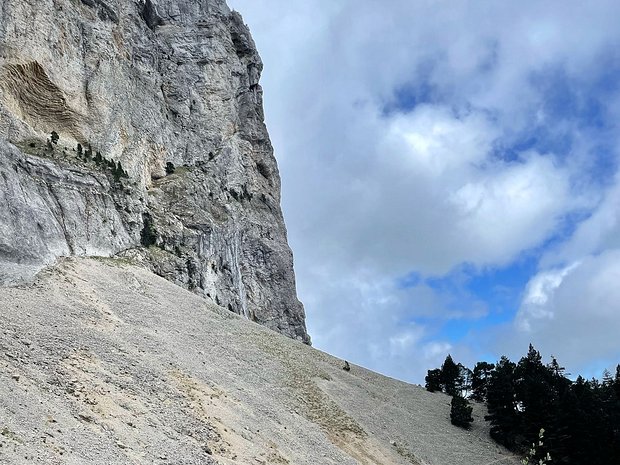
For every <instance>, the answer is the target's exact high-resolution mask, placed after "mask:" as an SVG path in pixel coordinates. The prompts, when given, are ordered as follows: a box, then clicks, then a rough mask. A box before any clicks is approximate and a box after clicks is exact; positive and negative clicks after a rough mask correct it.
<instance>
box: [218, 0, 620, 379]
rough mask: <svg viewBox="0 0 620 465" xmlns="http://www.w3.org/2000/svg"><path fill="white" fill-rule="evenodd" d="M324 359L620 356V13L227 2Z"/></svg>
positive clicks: (411, 371) (329, 0) (541, 7)
mask: <svg viewBox="0 0 620 465" xmlns="http://www.w3.org/2000/svg"><path fill="white" fill-rule="evenodd" d="M229 4H230V5H231V7H233V8H235V9H237V10H238V11H240V12H241V13H242V15H243V16H244V19H245V21H246V23H248V25H249V26H250V29H251V31H252V33H253V36H254V39H255V41H256V43H257V46H258V49H259V51H260V53H261V56H262V57H263V60H264V62H265V70H264V73H263V78H262V81H261V82H262V85H263V88H264V91H265V112H266V120H267V125H268V128H269V131H270V134H271V137H272V141H273V144H274V147H275V150H276V157H277V158H278V162H279V165H280V171H281V176H282V185H283V191H282V202H283V208H284V213H285V218H286V222H287V226H288V230H289V240H290V243H291V246H292V248H293V252H294V255H295V270H296V275H297V283H298V293H299V296H300V298H301V300H302V301H303V302H304V304H305V306H306V312H307V316H308V327H309V330H310V332H311V335H312V337H313V341H314V345H315V346H316V347H317V348H320V349H323V350H326V351H328V352H330V353H333V354H335V355H337V356H340V357H343V358H347V359H349V360H350V361H352V362H354V363H358V364H361V365H364V366H367V367H369V368H372V369H374V370H377V371H380V372H382V373H385V374H388V375H390V376H394V377H397V378H400V379H404V380H408V381H412V382H423V377H424V374H425V372H426V370H427V369H429V368H432V367H435V366H438V365H439V364H440V363H441V361H442V360H443V358H445V356H446V354H447V353H452V355H453V356H454V357H455V358H456V359H458V360H460V361H463V362H464V363H467V364H473V363H474V362H475V361H477V360H480V359H487V360H491V361H493V360H495V359H497V358H499V356H500V355H502V354H506V355H508V356H510V357H511V358H518V357H519V356H521V355H522V354H524V353H525V351H526V350H527V346H528V344H529V343H530V342H532V343H534V344H535V345H536V346H537V347H538V348H539V349H540V350H541V351H542V352H543V354H544V355H545V356H547V357H548V356H550V355H552V354H553V355H554V356H556V357H557V358H558V359H559V361H560V362H561V363H563V364H564V365H565V366H566V367H567V368H568V371H570V372H572V373H583V374H585V375H587V376H593V375H599V374H600V373H599V372H600V370H601V369H602V368H603V367H605V366H611V365H612V364H614V363H618V362H620V342H619V339H620V338H618V334H620V289H619V288H620V286H618V285H617V283H618V282H620V174H619V172H618V161H619V160H620V139H619V135H620V132H619V131H618V129H619V128H618V122H619V121H620V29H619V28H618V27H617V18H619V17H620V4H619V3H618V2H617V1H603V0H597V1H593V2H587V3H584V2H578V1H571V0H565V1H561V2H560V1H547V2H539V1H529V0H524V1H522V2H485V1H473V0H458V1H455V2H452V1H451V2H441V1H434V2H427V1H422V0H389V1H385V2H373V1H361V2H360V1H359V0H356V1H353V0H308V1H305V2H288V1H285V0H261V1H257V0H252V1H250V0H230V1H229Z"/></svg>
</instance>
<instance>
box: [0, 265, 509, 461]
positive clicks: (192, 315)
mask: <svg viewBox="0 0 620 465" xmlns="http://www.w3.org/2000/svg"><path fill="white" fill-rule="evenodd" d="M0 290H1V291H2V292H0V463H2V464H3V465H5V464H6V465H21V464H28V465H43V464H45V465H49V464H72V465H73V464H75V465H84V464H89V465H124V464H138V465H141V464H145V465H147V464H149V465H150V464H178V465H189V464H204V465H208V464H215V463H219V464H223V465H232V464H244V465H246V464H247V465H259V464H276V465H283V464H296V465H317V464H320V465H354V464H366V465H411V464H417V465H492V464H493V465H518V463H519V460H518V458H517V457H514V456H512V455H511V454H510V453H508V452H507V451H506V450H505V449H502V448H501V447H498V446H497V445H495V444H494V443H493V442H492V441H491V439H490V438H489V431H488V426H487V425H486V423H485V422H484V420H483V418H482V417H483V413H484V412H483V410H482V408H481V406H480V405H475V409H474V416H475V421H474V424H473V426H472V429H471V430H470V431H465V430H463V429H461V428H457V427H455V426H453V425H451V424H450V419H449V415H450V398H449V397H448V396H446V395H445V394H442V393H429V392H427V391H426V390H425V389H424V388H422V387H419V386H413V385H409V384H406V383H403V382H400V381H396V380H394V379H390V378H386V377H384V376H381V375H378V374H376V373H373V372H370V371H368V370H365V369H363V368H361V367H359V366H355V365H353V364H351V366H350V368H351V369H350V371H344V370H343V369H342V367H343V363H344V362H343V361H342V360H339V359H336V358H334V357H331V356H329V355H327V354H325V353H323V352H320V351H318V350H315V349H313V348H312V347H308V346H307V345H305V344H302V343H301V342H299V341H295V340H292V339H290V338H287V337H284V336H282V335H280V334H277V333H275V332H273V331H269V330H267V329H266V328H264V327H262V326H260V325H257V324H254V323H252V322H250V321H247V320H246V319H243V318H241V317H239V316H237V315H235V314H233V313H231V312H229V311H227V310H225V309H222V308H221V307H218V306H216V305H213V304H210V303H208V301H206V300H204V299H202V298H200V297H198V296H196V295H195V294H192V293H191V292H188V291H186V290H184V289H182V288H180V287H178V286H175V285H174V284H172V283H170V282H169V281H166V280H164V279H162V278H161V277H158V276H155V275H154V274H152V273H151V272H149V271H147V270H145V269H143V268H137V267H135V266H131V265H128V264H127V263H124V262H122V261H119V260H118V259H117V260H111V259H105V260H103V259H99V260H93V259H66V260H63V261H62V263H60V264H59V266H57V267H55V268H53V269H49V270H45V271H44V272H42V273H41V274H40V275H39V276H38V278H37V279H36V281H35V282H34V283H33V284H30V285H22V286H19V287H12V288H0Z"/></svg>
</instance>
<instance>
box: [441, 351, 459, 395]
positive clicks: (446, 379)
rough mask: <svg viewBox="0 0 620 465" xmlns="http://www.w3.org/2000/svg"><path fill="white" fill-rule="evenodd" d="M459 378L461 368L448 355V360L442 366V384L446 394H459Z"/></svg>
mask: <svg viewBox="0 0 620 465" xmlns="http://www.w3.org/2000/svg"><path fill="white" fill-rule="evenodd" d="M458 377H459V367H458V365H457V364H456V363H454V360H452V356H451V355H450V354H448V356H447V357H446V360H445V361H444V362H443V365H441V384H442V387H443V391H444V392H445V393H446V394H449V395H451V396H455V395H456V394H457V380H458Z"/></svg>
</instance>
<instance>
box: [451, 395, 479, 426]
mask: <svg viewBox="0 0 620 465" xmlns="http://www.w3.org/2000/svg"><path fill="white" fill-rule="evenodd" d="M472 411H473V409H472V406H471V405H469V402H467V399H465V398H464V397H461V396H453V397H452V402H451V403H450V422H451V423H452V424H453V425H455V426H459V427H461V428H465V429H468V428H469V427H470V425H471V423H472V422H473V421H474V418H473V417H472V415H471V414H472Z"/></svg>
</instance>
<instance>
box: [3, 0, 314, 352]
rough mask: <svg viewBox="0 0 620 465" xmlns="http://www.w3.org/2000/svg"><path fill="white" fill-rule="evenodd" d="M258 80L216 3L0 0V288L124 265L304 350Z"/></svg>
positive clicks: (243, 33)
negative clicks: (106, 260)
mask: <svg viewBox="0 0 620 465" xmlns="http://www.w3.org/2000/svg"><path fill="white" fill-rule="evenodd" d="M261 70H262V63H261V60H260V57H259V56H258V53H257V51H256V48H255V45H254V42H253V41H252V38H251V36H250V33H249V31H248V29H247V27H246V26H245V25H244V24H243V21H242V19H241V17H240V16H239V15H238V14H237V13H235V12H231V11H230V10H229V8H228V7H227V6H226V4H225V2H224V1H222V0H176V1H173V0H158V1H150V0H147V1H141V0H105V1H103V0H4V1H2V2H0V202H2V205H3V210H4V211H3V213H2V214H1V215H0V280H1V281H3V282H10V281H16V280H19V279H23V278H24V277H28V276H30V275H31V274H32V273H33V272H35V271H36V270H37V269H39V268H40V267H41V266H43V265H45V264H47V263H50V262H52V261H53V260H55V259H56V258H57V257H59V256H63V255H115V254H121V255H126V256H131V257H133V258H135V259H141V260H144V261H145V262H147V263H148V264H149V265H150V266H151V267H152V269H153V270H154V271H155V272H157V273H158V274H160V275H162V276H164V277H166V278H167V279H169V280H170V281H173V282H175V283H177V284H179V285H182V286H184V287H187V288H189V289H192V290H193V291H194V292H196V293H198V294H200V295H202V296H204V297H205V298H207V299H211V300H213V301H215V302H216V303H218V304H219V305H222V306H224V307H226V308H228V309H229V310H231V311H233V312H236V313H239V314H242V315H245V316H246V317H247V318H249V319H252V320H254V321H256V322H258V323H260V324H263V325H266V326H268V327H270V328H272V329H274V330H277V331H280V332H282V333H284V334H286V335H288V336H291V337H293V338H298V339H301V340H303V341H304V342H307V343H309V338H308V335H307V333H306V329H305V323H304V320H305V316H304V311H303V307H302V305H301V303H300V302H299V301H298V300H297V296H296V291H295V279H294V274H293V267H292V254H291V251H290V249H289V247H288V244H287V239H286V229H285V226H284V221H283V218H282V213H281V210H280V179H279V175H278V169H277V165H276V162H275V159H274V156H273V149H272V147H271V144H270V141H269V136H268V133H267V130H266V128H265V125H264V122H263V120H264V118H263V110H262V89H261V87H260V84H259V78H260V74H261ZM53 131H54V132H55V133H57V135H58V140H57V141H56V139H55V138H52V137H51V134H52V132H53ZM52 139H53V140H52ZM78 144H80V147H78ZM80 149H81V150H80ZM119 164H120V166H119Z"/></svg>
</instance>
